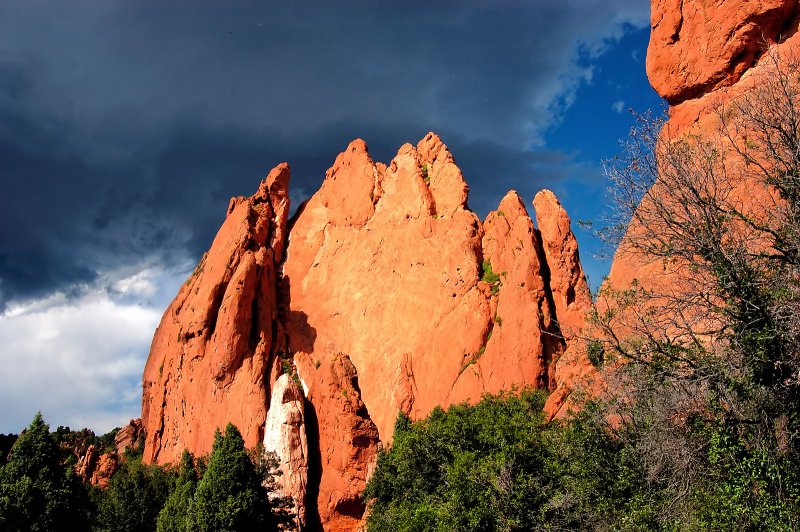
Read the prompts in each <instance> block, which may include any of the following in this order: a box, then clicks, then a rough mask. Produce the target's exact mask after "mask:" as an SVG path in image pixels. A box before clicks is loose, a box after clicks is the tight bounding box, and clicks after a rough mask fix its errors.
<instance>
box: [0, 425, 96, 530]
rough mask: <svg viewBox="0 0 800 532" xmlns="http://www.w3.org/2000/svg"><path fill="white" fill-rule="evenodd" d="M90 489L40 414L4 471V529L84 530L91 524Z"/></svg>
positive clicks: (0, 514)
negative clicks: (69, 464)
mask: <svg viewBox="0 0 800 532" xmlns="http://www.w3.org/2000/svg"><path fill="white" fill-rule="evenodd" d="M90 506H91V505H90V501H89V497H88V494H87V491H86V489H85V488H84V486H83V485H82V483H81V481H80V479H79V478H78V477H77V476H76V475H75V474H74V472H73V470H72V468H71V467H66V466H65V465H64V463H63V455H62V452H61V449H60V448H59V446H58V443H57V441H56V438H55V437H54V435H53V434H51V433H50V428H49V426H48V425H47V424H46V423H45V422H44V420H43V419H42V416H41V414H39V413H37V414H36V416H35V417H34V418H33V421H32V422H31V424H30V426H28V428H27V429H26V430H25V431H24V432H23V433H22V434H20V436H19V438H17V440H16V442H14V446H13V447H12V449H11V452H10V455H9V457H8V461H7V463H5V464H4V465H3V466H2V467H1V468H0V530H34V531H51V530H53V531H57V530H76V529H77V530H81V529H86V528H88V526H89V522H90V515H91V511H90Z"/></svg>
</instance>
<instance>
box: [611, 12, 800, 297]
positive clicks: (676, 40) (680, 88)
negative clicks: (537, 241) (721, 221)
mask: <svg viewBox="0 0 800 532" xmlns="http://www.w3.org/2000/svg"><path fill="white" fill-rule="evenodd" d="M651 13H652V15H651V19H652V32H651V35H650V45H649V47H648V51H647V73H648V77H649V79H650V83H651V84H652V85H653V87H654V88H655V89H656V91H657V92H658V93H659V94H660V95H661V96H662V97H663V98H665V99H666V100H667V101H668V102H669V103H670V104H671V107H670V109H669V119H668V121H667V122H666V125H665V126H664V133H663V134H664V136H665V138H669V139H672V140H674V139H676V138H679V137H681V136H682V135H685V134H687V133H690V134H692V135H701V136H705V137H708V138H713V137H714V136H715V135H717V133H718V131H719V128H720V119H719V109H720V105H723V104H730V103H731V102H735V101H736V99H737V98H739V97H740V96H741V95H742V94H743V93H744V92H745V91H747V90H749V89H751V88H753V87H754V85H756V84H758V80H759V79H764V77H765V76H767V77H769V76H773V75H776V73H775V63H774V62H773V61H771V60H770V59H769V57H768V56H769V54H765V51H766V50H767V49H770V50H771V51H772V52H777V55H778V56H783V57H797V54H798V52H800V35H798V33H797V30H798V27H799V26H800V3H798V2H797V1H796V0H726V1H722V2H704V1H701V0H653V2H652V11H651ZM729 155H731V159H735V156H734V154H729ZM732 175H733V174H732ZM732 193H734V194H738V195H739V196H741V198H742V199H743V202H744V204H745V208H747V206H746V204H747V203H748V202H750V203H751V204H754V199H755V198H757V197H759V195H761V194H763V193H764V191H763V187H760V186H759V185H758V184H754V183H752V182H748V181H746V180H743V181H742V182H741V183H739V182H736V183H732ZM636 231H637V227H636V225H635V224H634V225H632V226H631V227H629V228H628V232H629V234H630V235H635V234H636ZM663 270H664V267H663V264H661V263H660V262H658V261H648V260H645V259H644V258H642V257H637V256H635V255H632V254H631V253H628V252H626V250H625V246H624V240H623V246H622V248H621V250H620V251H618V252H617V254H616V256H615V257H614V261H613V263H612V266H611V271H610V273H609V276H608V286H613V287H616V288H622V287H626V286H630V284H631V283H632V282H633V281H634V280H636V281H637V282H638V283H640V286H642V287H643V288H645V289H647V288H650V287H654V286H655V287H659V286H663V285H664V284H665V283H669V280H665V279H664V278H663Z"/></svg>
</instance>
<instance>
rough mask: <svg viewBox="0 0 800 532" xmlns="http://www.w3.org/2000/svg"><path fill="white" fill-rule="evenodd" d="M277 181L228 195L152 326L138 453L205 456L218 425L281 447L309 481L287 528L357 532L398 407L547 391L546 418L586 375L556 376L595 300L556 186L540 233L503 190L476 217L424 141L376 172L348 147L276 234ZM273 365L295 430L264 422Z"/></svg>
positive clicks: (451, 166)
mask: <svg viewBox="0 0 800 532" xmlns="http://www.w3.org/2000/svg"><path fill="white" fill-rule="evenodd" d="M288 181H289V169H288V166H287V165H286V164H283V165H279V166H278V167H276V168H275V169H274V170H273V171H272V172H270V174H269V175H268V176H267V178H266V180H265V181H264V183H262V185H261V187H260V188H259V190H258V192H257V193H256V194H255V195H254V196H252V197H251V198H236V199H234V200H232V201H231V205H230V207H229V209H228V215H227V218H226V220H225V222H224V223H223V225H222V227H221V228H220V231H219V233H218V234H217V236H216V238H215V239H214V242H213V244H212V246H211V248H210V249H209V251H208V253H206V255H205V256H204V257H203V259H202V261H201V262H200V264H199V265H198V268H197V270H196V271H195V273H194V274H192V275H191V276H190V278H189V279H188V280H187V282H186V284H185V285H184V286H183V287H182V288H181V290H180V292H179V294H178V296H177V297H176V299H175V301H173V302H172V304H171V305H170V307H169V308H168V309H167V311H166V313H165V314H164V317H163V319H162V322H161V325H160V326H159V328H158V330H157V331H156V334H155V337H154V339H153V345H152V349H151V352H150V357H149V359H148V362H147V366H146V368H145V373H144V378H143V400H142V406H143V413H142V419H143V423H144V426H145V429H146V435H147V436H146V445H145V455H144V456H145V460H147V461H149V462H158V463H174V462H176V461H177V460H178V459H179V457H180V454H181V452H182V450H183V449H184V448H188V449H189V450H190V451H191V452H193V453H195V454H204V453H207V452H209V450H210V448H211V443H212V440H213V433H214V429H215V428H218V427H224V425H225V424H226V423H227V422H229V421H230V422H233V423H234V424H236V425H237V426H238V427H239V429H240V430H241V432H242V434H243V436H244V438H245V441H246V443H247V445H248V446H253V445H255V444H256V443H257V442H259V441H262V440H264V441H267V442H271V441H277V442H279V443H280V442H283V443H280V444H279V445H277V444H276V445H277V446H278V447H280V449H277V451H279V456H280V457H281V458H282V460H283V461H282V467H290V468H291V464H292V463H298V464H301V463H302V469H303V470H307V475H308V479H307V482H305V483H304V482H302V479H299V480H298V479H295V478H294V477H295V476H296V475H295V474H294V473H296V472H293V471H288V472H284V474H285V475H286V476H287V479H288V478H290V477H291V478H292V481H291V482H285V483H284V486H283V489H284V492H285V494H286V495H288V496H291V497H293V498H294V499H295V500H298V501H299V500H301V499H302V498H303V497H304V495H303V492H305V504H299V503H298V504H297V506H298V508H301V509H304V511H305V514H306V515H303V516H301V518H300V519H299V521H300V522H304V523H306V524H307V526H308V527H309V528H310V529H314V528H317V527H322V528H324V529H325V530H353V529H355V528H356V527H357V526H358V525H359V523H360V520H361V517H362V514H363V512H364V504H363V501H362V500H361V493H362V491H363V489H364V487H365V485H366V482H367V480H368V478H369V476H370V474H371V472H372V468H373V467H374V462H375V458H376V456H377V451H378V448H379V445H381V444H383V445H386V444H389V443H390V442H391V438H392V430H393V426H394V422H395V419H396V418H397V415H398V412H403V413H405V414H408V415H410V416H411V417H412V418H414V419H419V418H421V417H424V416H426V415H427V414H428V413H429V412H430V411H431V410H432V409H433V408H434V407H436V406H443V407H446V406H448V405H450V404H452V403H455V402H461V401H470V402H474V401H477V400H479V399H480V397H481V396H482V395H483V394H484V393H497V392H499V391H502V390H511V389H513V388H515V387H516V388H524V387H535V388H540V389H545V390H553V389H559V390H561V392H560V395H559V396H558V400H554V401H551V402H550V403H549V404H548V409H549V410H550V412H549V413H550V414H554V413H555V412H557V411H558V410H559V409H560V408H561V406H562V404H563V402H564V398H565V397H566V396H567V395H568V390H569V389H570V385H571V382H567V381H565V378H571V376H572V375H573V374H583V373H585V371H584V369H585V366H588V362H587V361H586V360H585V358H580V357H575V358H573V359H572V360H573V362H571V363H570V365H572V366H575V365H580V366H582V367H583V369H581V368H575V369H574V371H569V372H564V371H563V369H561V368H560V367H559V360H560V358H561V357H562V354H563V353H565V352H569V348H570V346H571V345H572V344H574V343H576V342H577V341H578V340H577V339H576V334H577V332H578V331H579V330H580V329H581V327H582V325H583V319H584V318H583V314H584V312H585V311H586V310H587V309H588V308H589V306H590V304H591V300H590V296H589V290H588V287H587V285H586V281H585V278H584V275H583V270H582V268H581V265H580V260H579V258H578V249H577V242H576V241H575V237H574V235H573V234H572V232H571V230H570V223H569V218H568V217H567V215H566V212H565V211H564V209H563V207H562V206H561V205H560V203H559V202H558V200H557V199H556V198H555V196H554V195H553V194H552V193H551V192H549V191H544V192H542V193H540V195H538V196H537V198H536V210H537V223H538V226H539V229H537V228H536V226H535V225H534V222H533V220H532V219H531V217H530V215H529V214H528V210H527V209H526V207H525V205H524V203H523V201H522V199H521V198H520V197H519V196H518V195H517V194H516V193H515V192H513V191H512V192H509V193H508V194H507V195H506V197H505V198H503V200H502V202H501V203H500V205H499V207H498V209H497V210H495V211H493V212H492V213H490V214H489V216H488V217H487V219H486V220H485V221H483V222H482V221H481V220H480V219H479V218H478V216H477V215H476V214H475V213H474V212H472V211H471V210H470V209H469V208H468V207H467V195H468V187H467V184H466V183H465V181H464V178H463V176H462V173H461V170H460V169H459V168H458V166H456V164H455V161H454V159H453V156H452V155H451V154H450V152H449V151H448V149H447V147H446V146H445V145H444V144H443V143H442V141H441V140H440V139H439V137H437V136H436V135H434V134H433V133H430V134H428V135H427V136H426V137H425V138H423V139H422V140H421V141H420V142H419V143H418V144H417V145H416V146H412V145H410V144H406V145H404V146H402V147H401V148H400V149H399V150H398V152H397V155H396V156H395V158H394V159H393V160H392V161H391V162H390V163H389V164H388V165H386V164H382V163H377V162H375V161H373V160H372V158H371V157H370V155H369V152H368V150H367V146H366V144H365V143H364V142H363V141H361V140H356V141H353V142H352V143H351V144H350V145H349V146H348V147H347V149H346V150H345V151H344V152H343V153H341V154H340V155H339V156H338V157H337V159H336V161H335V162H334V165H333V166H332V167H331V168H330V170H328V172H327V174H326V176H325V179H324V181H323V183H322V186H321V188H320V189H319V191H318V192H317V193H316V194H314V196H313V197H312V198H311V199H310V200H308V201H307V202H306V203H304V204H303V205H301V206H300V207H299V208H298V210H297V213H296V214H295V216H294V218H293V219H292V221H291V222H288V227H287V213H288V199H287V198H288V193H287V187H288ZM562 365H563V364H562ZM281 371H289V372H291V373H296V375H297V378H298V380H299V381H300V383H301V385H302V389H303V396H304V398H303V400H304V402H305V404H304V405H303V408H302V409H301V408H300V406H299V405H295V406H294V407H293V408H294V410H293V412H295V411H296V412H301V411H302V415H299V414H298V415H292V416H291V423H289V424H290V425H291V427H289V426H288V425H287V423H288V422H286V421H285V420H284V418H286V419H289V418H288V417H287V415H288V414H286V413H282V412H275V413H274V414H275V415H274V416H272V417H270V418H269V419H270V421H269V422H267V419H268V415H267V413H268V411H269V408H270V405H269V402H270V399H269V398H270V396H271V390H270V388H271V387H272V385H273V383H275V381H276V379H277V378H278V375H279V374H280V373H281ZM281 382H282V383H283V384H284V385H285V384H286V378H284V379H283V381H281ZM275 408H276V409H284V410H285V409H286V408H287V406H286V405H285V404H283V403H281V404H276V405H275ZM284 414H286V415H284ZM265 423H266V424H267V430H268V433H267V434H266V438H265V433H264V431H265ZM284 425H286V427H285V428H287V430H288V429H289V428H290V429H291V430H290V431H289V432H287V434H288V436H287V435H286V434H283V432H285V431H284ZM273 432H274V433H275V434H273ZM279 432H280V434H278V433H279ZM290 439H291V441H293V442H294V441H296V442H302V441H307V455H306V451H305V450H302V449H303V448H304V447H303V445H299V446H298V445H294V444H291V445H290V444H289V443H286V442H288V441H289V440H290ZM284 440H285V441H284ZM284 443H286V444H285V445H284ZM284 448H285V449H284ZM298 449H300V450H302V452H299V451H298ZM298 452H299V454H298ZM284 455H285V456H284ZM295 455H297V456H295ZM301 455H302V456H301ZM306 456H307V458H306ZM292 486H296V489H295V488H293V487H292Z"/></svg>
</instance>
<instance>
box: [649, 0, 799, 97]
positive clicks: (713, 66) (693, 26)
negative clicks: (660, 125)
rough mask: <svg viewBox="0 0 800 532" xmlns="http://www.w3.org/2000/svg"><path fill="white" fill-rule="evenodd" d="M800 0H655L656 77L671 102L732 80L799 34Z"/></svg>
mask: <svg viewBox="0 0 800 532" xmlns="http://www.w3.org/2000/svg"><path fill="white" fill-rule="evenodd" d="M796 9H797V1H796V0H727V1H722V2H706V1H702V0H653V2H652V12H651V24H652V33H651V36H650V48H649V50H648V54H647V75H648V77H649V78H650V83H651V84H652V85H653V88H655V89H656V91H658V93H659V94H660V95H661V96H663V97H664V98H665V99H666V100H667V101H668V102H669V103H670V104H673V105H676V104H679V103H681V102H683V101H685V100H688V99H693V98H697V97H699V96H702V95H703V94H707V93H709V92H711V91H714V90H717V89H719V88H721V87H725V86H729V85H732V84H734V83H736V82H737V81H739V79H740V78H741V77H742V75H743V74H744V73H745V72H746V71H747V69H749V68H750V67H751V66H753V63H754V62H755V61H756V59H757V58H758V57H759V56H760V52H761V50H762V49H763V46H764V44H768V43H774V42H778V41H780V40H782V39H785V38H787V37H788V36H789V35H790V34H793V33H794V31H795V30H796V29H797V28H796V24H795V25H794V26H792V23H793V18H794V16H795V12H796Z"/></svg>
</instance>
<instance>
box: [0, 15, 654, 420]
mask: <svg viewBox="0 0 800 532" xmlns="http://www.w3.org/2000/svg"><path fill="white" fill-rule="evenodd" d="M392 4H393V3H391V2H375V1H366V0H365V1H343V2H280V3H278V2H259V3H256V2H251V3H248V2H238V3H236V2H210V1H205V2H192V3H188V2H155V1H153V2H143V1H133V0H131V1H125V2H115V1H102V2H101V1H96V2H88V1H87V2H69V3H67V2H39V1H29V0H28V1H23V0H19V1H16V2H10V1H6V0H0V405H2V408H0V432H8V431H13V432H17V431H19V430H20V429H21V428H22V427H23V426H25V425H27V424H28V423H29V422H30V420H31V419H32V417H33V414H34V413H35V411H36V410H41V411H42V413H43V414H44V416H45V419H46V420H47V421H48V422H49V423H50V424H51V426H52V427H53V428H54V427H55V426H57V425H70V426H72V427H73V428H78V427H82V426H89V427H90V428H93V429H95V430H96V431H97V432H104V431H106V430H108V429H110V428H113V427H114V426H118V425H121V424H123V423H126V422H127V421H128V419H130V418H131V417H137V416H138V414H139V411H140V404H139V400H140V387H139V386H140V378H141V372H142V369H143V367H144V361H145V359H146V357H147V352H148V349H149V344H150V340H151V339H152V334H153V331H154V330H155V327H156V325H157V323H158V320H159V319H160V316H161V313H162V312H163V311H164V309H165V308H166V306H167V304H168V303H169V301H170V300H171V298H172V297H173V296H174V295H175V293H176V292H177V289H178V287H179V286H180V283H181V282H183V280H184V279H185V277H186V275H188V273H189V272H190V271H191V270H192V269H193V267H194V264H195V263H196V261H197V259H198V258H199V256H200V255H201V254H202V252H203V251H205V250H206V249H207V248H208V246H209V244H210V242H211V240H212V238H213V235H214V233H215V232H216V229H217V228H218V227H219V225H220V223H221V222H222V220H223V217H224V214H225V210H226V207H227V205H228V198H229V197H230V196H233V195H249V194H251V193H252V192H253V191H254V190H255V188H256V187H257V185H258V183H259V181H260V180H261V178H262V177H263V176H264V175H265V174H266V172H267V171H268V170H269V169H270V168H271V167H273V166H274V165H276V164H277V163H279V162H282V161H288V162H289V163H290V165H291V167H292V200H293V201H294V202H295V204H296V203H297V202H299V201H300V200H302V199H305V198H306V197H307V196H309V195H310V194H311V193H313V192H314V191H315V190H316V188H317V187H318V186H319V184H320V182H321V180H322V177H323V176H324V172H325V169H326V168H327V167H328V166H329V165H330V164H332V162H333V160H334V158H335V156H336V154H337V153H338V152H339V151H341V150H342V149H344V147H345V146H346V145H347V143H348V142H349V141H350V140H352V139H353V138H356V137H361V138H363V139H365V140H366V141H367V143H368V145H369V147H370V151H371V152H372V154H373V156H374V158H376V159H377V160H382V161H385V162H388V161H389V160H390V159H391V157H392V156H393V154H394V153H395V151H396V149H397V148H398V147H399V146H400V145H401V144H403V143H404V142H416V141H417V140H419V139H420V138H421V137H422V136H424V134H425V133H427V132H428V131H430V130H433V131H436V132H437V133H439V134H440V135H441V136H442V138H443V140H444V142H445V143H446V144H447V145H448V146H449V147H450V149H451V151H452V152H453V154H454V156H455V158H456V161H457V163H458V164H459V165H460V166H461V168H462V170H463V171H464V174H465V177H466V178H467V181H468V182H469V184H470V186H471V194H470V205H471V207H472V208H473V209H475V210H476V211H477V212H478V213H479V214H480V215H481V216H483V215H485V214H486V212H488V211H489V210H490V209H492V208H495V207H496V205H497V203H498V202H499V200H500V198H501V197H502V196H503V195H504V194H505V192H506V191H507V190H509V189H511V188H514V189H516V190H518V191H519V192H520V193H521V194H522V196H523V198H524V199H525V200H526V202H528V203H530V201H531V200H532V199H533V195H534V194H535V193H536V191H538V190H539V189H541V188H545V187H546V188H551V189H553V190H554V191H555V192H556V194H557V195H559V197H560V198H561V199H562V202H563V203H564V204H565V205H566V207H567V209H568V211H569V213H570V215H571V216H572V218H573V220H576V219H596V218H597V217H598V216H600V215H601V214H602V212H601V211H602V207H603V204H604V203H603V191H604V188H605V184H604V181H603V177H602V173H601V170H600V166H601V165H600V161H601V159H603V158H608V157H611V156H613V155H614V153H615V152H616V151H617V145H618V140H619V139H620V138H621V137H623V136H624V135H625V134H626V131H627V129H628V128H629V127H630V125H631V123H632V119H631V116H630V114H629V113H628V112H627V109H628V108H629V107H633V108H634V109H636V110H638V111H643V110H645V109H647V108H651V107H657V106H659V105H660V100H659V99H658V98H657V97H656V96H655V94H654V93H653V92H652V90H651V89H650V88H649V86H648V85H647V80H646V77H645V73H644V57H645V51H646V44H647V37H648V31H649V2H648V1H647V0H531V1H529V2H526V3H523V2H518V1H515V2H510V1H509V2H498V1H486V2H463V1H461V2H455V1H454V2H446V1H436V2H430V1H428V2H414V1H411V2H409V1H406V2H403V3H402V4H395V5H392ZM579 239H580V245H581V250H582V258H583V259H584V262H585V264H586V266H587V271H588V272H589V276H590V280H591V283H592V285H593V286H596V285H597V284H598V282H599V281H600V279H601V278H602V276H603V275H605V273H606V272H607V269H608V264H607V263H604V262H602V261H598V260H595V259H593V258H592V257H591V253H592V251H593V250H594V249H596V248H597V243H596V242H593V241H592V240H591V236H590V235H589V234H586V233H582V232H579Z"/></svg>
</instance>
